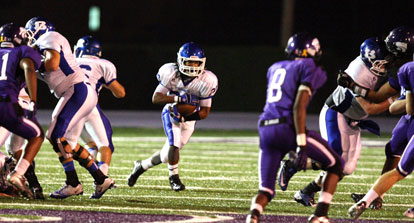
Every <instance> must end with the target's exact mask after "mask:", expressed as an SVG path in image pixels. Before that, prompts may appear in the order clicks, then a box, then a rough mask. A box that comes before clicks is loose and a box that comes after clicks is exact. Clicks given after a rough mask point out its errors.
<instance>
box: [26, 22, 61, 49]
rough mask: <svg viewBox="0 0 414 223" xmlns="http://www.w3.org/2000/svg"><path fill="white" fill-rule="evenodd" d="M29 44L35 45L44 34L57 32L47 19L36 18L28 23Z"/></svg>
mask: <svg viewBox="0 0 414 223" xmlns="http://www.w3.org/2000/svg"><path fill="white" fill-rule="evenodd" d="M25 28H26V30H27V37H28V42H29V44H33V43H34V42H36V40H37V39H38V38H39V37H40V36H41V35H42V34H44V33H46V32H49V31H55V26H54V25H53V24H52V23H51V22H50V21H49V20H47V19H46V18H43V17H40V16H36V17H33V18H31V19H30V20H29V21H27V23H26V26H25Z"/></svg>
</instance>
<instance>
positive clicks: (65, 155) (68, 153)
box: [50, 137, 73, 163]
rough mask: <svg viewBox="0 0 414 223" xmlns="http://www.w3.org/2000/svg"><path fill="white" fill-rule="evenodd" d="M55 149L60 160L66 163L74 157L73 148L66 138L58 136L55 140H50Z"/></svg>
mask: <svg viewBox="0 0 414 223" xmlns="http://www.w3.org/2000/svg"><path fill="white" fill-rule="evenodd" d="M50 142H51V143H52V147H53V150H54V151H55V152H56V153H57V155H58V157H59V161H60V162H61V163H65V161H66V160H69V159H72V157H73V154H72V148H71V147H70V145H69V143H68V142H67V141H66V139H65V138H63V137H62V138H58V139H56V140H55V141H54V140H50Z"/></svg>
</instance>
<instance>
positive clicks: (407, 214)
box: [404, 208, 414, 218]
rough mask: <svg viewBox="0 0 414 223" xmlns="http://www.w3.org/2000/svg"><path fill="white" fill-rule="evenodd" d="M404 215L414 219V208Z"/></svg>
mask: <svg viewBox="0 0 414 223" xmlns="http://www.w3.org/2000/svg"><path fill="white" fill-rule="evenodd" d="M404 215H405V216H407V217H409V218H414V208H408V210H406V211H405V212H404Z"/></svg>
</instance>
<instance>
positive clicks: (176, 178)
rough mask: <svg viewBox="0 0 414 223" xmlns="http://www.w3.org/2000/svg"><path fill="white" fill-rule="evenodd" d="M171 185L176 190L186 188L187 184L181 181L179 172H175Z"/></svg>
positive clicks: (171, 178) (171, 177)
mask: <svg viewBox="0 0 414 223" xmlns="http://www.w3.org/2000/svg"><path fill="white" fill-rule="evenodd" d="M170 185H171V189H173V190H174V191H176V192H178V191H181V190H185V186H184V184H183V183H181V180H180V177H179V176H178V174H174V175H171V176H170Z"/></svg>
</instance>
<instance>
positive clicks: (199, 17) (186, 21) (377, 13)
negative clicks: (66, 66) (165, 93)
mask: <svg viewBox="0 0 414 223" xmlns="http://www.w3.org/2000/svg"><path fill="white" fill-rule="evenodd" d="M91 6H99V7H100V9H101V28H100V30H99V31H96V32H91V31H89V29H88V14H89V8H90V7H91ZM282 6H283V1H282V0H273V1H269V0H261V1H259V0H258V1H253V0H250V1H243V0H204V1H201V0H199V1H190V0H183V1H179V0H147V1H142V0H126V1H123V0H118V1H114V0H111V1H109V0H100V1H89V0H83V1H62V0H61V1H59V0H42V1H23V0H3V1H2V5H1V7H0V12H1V15H2V16H1V17H0V23H1V24H4V23H7V22H15V23H17V24H21V25H22V26H24V25H25V23H26V22H27V20H29V19H30V18H32V17H34V16H43V17H46V18H48V19H49V20H50V21H51V22H52V23H54V25H55V26H56V28H57V31H58V32H60V33H61V34H63V35H64V36H65V37H66V38H67V39H68V40H69V42H70V43H71V44H72V45H74V44H75V43H76V41H77V39H78V38H80V37H82V36H84V35H87V34H92V35H93V36H95V37H96V38H98V39H99V40H100V41H101V43H102V45H103V58H105V59H108V60H110V61H112V62H113V63H114V64H115V65H116V66H117V69H118V80H119V82H120V83H122V84H123V85H124V86H125V88H126V91H127V96H126V98H125V99H120V100H119V99H115V98H114V97H112V95H111V94H110V93H109V92H108V91H106V90H103V91H101V96H100V99H99V101H100V104H101V107H102V108H103V109H104V110H105V109H108V110H159V109H161V107H160V106H158V105H152V104H151V97H152V93H153V90H154V89H155V87H156V85H157V84H158V83H157V80H156V78H155V75H156V73H157V71H158V68H159V67H160V66H161V65H163V64H164V63H166V62H174V61H176V53H177V51H178V48H179V47H180V46H181V45H182V44H184V43H185V42H188V41H195V42H197V43H199V44H200V45H201V46H202V47H203V49H204V51H205V54H206V56H207V65H206V66H207V68H208V69H209V70H211V71H213V72H214V73H215V74H216V75H217V77H218V78H219V90H218V93H217V94H216V96H215V97H214V99H213V111H250V112H260V111H261V110H262V107H263V105H264V101H265V91H266V71H267V68H268V67H269V66H270V65H271V64H272V63H274V62H276V61H278V60H281V59H284V52H283V50H284V47H285V43H283V45H281V44H280V42H281V21H282ZM413 11H414V1H412V0H401V1H400V0H395V1H381V2H380V1H374V0H369V1H361V0H348V1H332V0H313V1H309V0H296V1H295V4H294V20H293V22H292V31H293V32H299V31H308V32H311V33H314V34H315V35H316V36H317V37H318V38H319V40H320V42H321V45H322V49H323V51H324V54H323V58H322V63H323V64H324V66H325V68H326V70H327V72H328V82H327V83H326V84H325V86H324V87H323V88H322V89H320V90H319V92H318V93H317V94H316V96H315V97H314V99H313V101H312V102H311V105H310V108H309V112H312V113H318V112H319V111H320V108H321V107H322V105H323V102H324V100H325V98H326V97H327V96H328V95H329V93H330V92H331V91H332V90H333V89H334V88H335V87H336V72H337V71H338V70H339V69H344V68H346V66H347V65H348V63H349V62H351V61H352V60H353V59H354V58H355V57H356V56H357V55H358V54H359V46H360V44H361V43H362V41H364V40H365V39H366V38H368V37H372V36H379V37H381V38H384V37H385V36H386V35H387V34H388V33H389V31H390V30H392V29H393V28H395V27H397V26H401V25H407V26H414V18H413V16H412V15H413ZM56 102H57V99H56V98H54V97H53V96H52V95H51V94H50V93H49V90H48V88H47V86H46V85H45V84H44V83H41V84H40V88H39V107H40V108H41V109H52V108H53V107H54V105H55V104H56Z"/></svg>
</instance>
